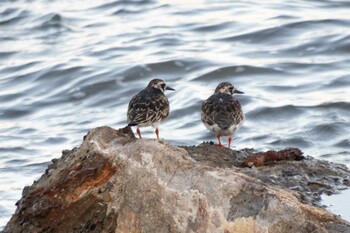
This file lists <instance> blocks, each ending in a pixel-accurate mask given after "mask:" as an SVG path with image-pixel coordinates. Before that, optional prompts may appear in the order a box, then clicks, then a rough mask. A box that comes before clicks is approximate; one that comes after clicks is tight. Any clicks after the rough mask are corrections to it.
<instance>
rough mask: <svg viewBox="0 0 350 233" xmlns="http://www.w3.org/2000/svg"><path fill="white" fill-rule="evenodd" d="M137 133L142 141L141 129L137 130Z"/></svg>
mask: <svg viewBox="0 0 350 233" xmlns="http://www.w3.org/2000/svg"><path fill="white" fill-rule="evenodd" d="M136 132H137V134H138V135H139V138H140V139H142V137H141V131H140V129H139V128H136Z"/></svg>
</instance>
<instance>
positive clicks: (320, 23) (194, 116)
mask: <svg viewBox="0 0 350 233" xmlns="http://www.w3.org/2000/svg"><path fill="white" fill-rule="evenodd" d="M189 2H190V3H189ZM349 10H350V2H349V1H336V0H328V1H326V0H315V1H311V0H308V1H306V0H304V1H303V0H294V1H290V0H288V1H287V0H269V1H258V0H251V1H234V0H231V1H213V0H210V1H209V0H207V1H205V0H196V1H170V0H164V1H146V0H144V1H130V0H128V1H127V0H122V1H115V0H114V1H113V0H99V1H96V0H87V1H84V3H82V1H58V0H54V1H48V0H37V1H30V0H27V1H25V0H19V1H7V0H2V1H1V3H0V87H1V92H0V152H1V155H0V229H1V228H2V226H4V225H5V223H6V222H7V221H8V219H9V218H10V216H11V214H12V213H13V212H14V210H15V205H14V204H15V202H16V201H17V200H18V199H19V198H20V196H21V191H22V189H23V187H24V186H25V185H30V184H32V182H33V180H35V179H38V178H39V177H40V175H41V174H42V172H43V171H44V170H45V169H46V167H47V165H48V163H49V161H50V160H51V159H52V158H57V157H60V152H61V150H63V149H66V148H68V149H69V148H72V147H74V146H78V145H79V144H80V143H81V141H82V138H83V136H84V135H85V134H86V132H87V131H88V129H90V128H93V127H96V126H101V125H109V126H112V127H115V128H119V127H123V126H124V125H125V122H126V109H127V104H128V101H129V100H130V98H131V97H132V95H134V94H136V93H137V92H138V91H139V90H141V89H142V88H144V87H145V86H146V84H147V83H148V81H149V80H151V79H152V78H162V79H165V80H166V81H167V82H168V84H169V85H170V86H172V87H174V88H175V89H176V91H175V92H171V93H170V92H169V93H168V97H169V101H170V104H171V114H170V116H169V118H168V120H167V121H166V122H164V124H162V125H161V127H160V136H161V137H164V138H166V140H169V141H171V142H172V143H174V144H176V145H183V144H186V145H191V144H198V143H200V142H202V141H203V140H214V137H213V135H211V134H210V133H209V132H208V131H207V130H206V129H205V127H204V126H203V125H202V123H201V122H200V114H199V109H200V105H201V103H202V101H203V100H204V99H206V98H207V97H208V96H209V95H210V94H211V93H212V92H213V90H214V89H215V87H216V85H217V84H218V83H219V82H221V81H230V82H233V83H234V85H235V86H236V87H237V88H238V89H239V90H242V91H244V92H245V93H246V94H245V95H240V96H237V98H238V99H239V100H240V102H241V104H242V105H243V109H244V111H245V113H246V122H245V124H244V126H243V127H242V128H241V130H240V131H239V132H238V134H237V135H236V136H235V137H234V139H233V145H234V146H235V148H236V149H241V148H245V147H250V148H251V147H253V148H256V149H258V150H266V149H282V148H284V147H286V146H294V147H299V148H301V149H302V150H303V151H304V152H305V153H306V154H309V155H312V156H314V157H318V158H321V159H327V160H331V161H335V162H340V163H344V164H347V165H348V166H349V165H350V157H349V155H350V138H349V135H350V101H349V99H350V98H349V97H350V94H349V93H350V56H349V52H350V17H349ZM142 132H143V134H144V136H145V137H150V138H155V135H154V133H153V132H152V129H145V130H143V131H142ZM223 142H225V143H226V140H223ZM348 198H349V196H348Z"/></svg>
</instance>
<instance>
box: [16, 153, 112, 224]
mask: <svg viewBox="0 0 350 233" xmlns="http://www.w3.org/2000/svg"><path fill="white" fill-rule="evenodd" d="M114 173H115V168H113V167H112V165H111V164H110V162H109V160H108V159H107V158H106V157H103V156H102V155H101V154H98V153H92V154H89V155H87V156H85V157H84V158H83V159H82V161H81V162H80V163H79V164H78V165H73V166H71V167H70V168H69V169H65V170H63V171H61V172H60V174H59V177H60V179H59V180H57V182H54V183H52V184H51V185H50V186H49V187H46V188H44V189H38V190H35V191H34V192H32V193H30V195H28V197H26V198H25V199H24V200H23V206H24V207H25V206H33V207H32V208H28V209H24V210H23V211H22V213H23V214H22V217H23V218H24V219H30V218H32V217H42V218H43V221H45V222H46V221H48V222H49V223H50V224H55V223H57V222H59V221H62V219H64V218H65V214H64V213H65V212H66V211H68V210H69V208H70V207H71V206H72V204H74V203H75V202H76V201H77V200H79V198H80V196H81V194H82V193H83V192H85V191H87V190H92V189H93V188H94V187H97V186H100V185H102V184H104V183H106V182H107V181H108V179H109V178H110V177H111V176H112V175H113V174H114Z"/></svg>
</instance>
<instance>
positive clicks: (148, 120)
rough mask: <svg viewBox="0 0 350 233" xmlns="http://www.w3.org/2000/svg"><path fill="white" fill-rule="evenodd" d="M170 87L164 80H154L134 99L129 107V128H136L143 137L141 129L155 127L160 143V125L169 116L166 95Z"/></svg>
mask: <svg viewBox="0 0 350 233" xmlns="http://www.w3.org/2000/svg"><path fill="white" fill-rule="evenodd" d="M165 90H172V91H174V90H175V89H173V88H171V87H168V86H167V85H166V83H165V82H164V80H161V79H153V80H151V81H150V82H149V84H148V86H147V87H146V88H145V89H143V90H142V91H140V92H139V93H138V94H137V95H135V96H134V97H132V99H131V100H130V102H129V107H128V113H127V118H128V126H136V127H137V130H136V131H137V134H138V135H139V138H140V139H142V137H141V132H140V129H139V128H140V127H147V126H153V127H154V128H155V129H156V130H155V133H156V135H157V140H158V141H159V131H158V126H159V124H160V123H161V122H162V121H163V120H164V119H165V118H167V117H168V115H169V101H168V98H167V97H166V96H165V95H164V91H165Z"/></svg>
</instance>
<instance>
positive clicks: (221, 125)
mask: <svg viewBox="0 0 350 233" xmlns="http://www.w3.org/2000/svg"><path fill="white" fill-rule="evenodd" d="M235 93H237V94H244V92H242V91H239V90H237V89H235V88H234V86H233V85H232V84H231V83H229V82H223V83H220V84H219V85H218V86H217V87H216V89H215V91H214V94H213V95H212V96H210V97H209V98H208V99H207V100H205V101H204V102H203V104H202V111H201V118H202V122H203V124H204V126H205V127H206V128H207V129H208V130H210V131H211V132H213V133H214V134H215V136H216V137H217V138H218V142H219V143H218V145H219V146H222V144H221V141H220V137H221V136H228V147H229V148H230V147H231V141H232V135H233V134H234V133H235V132H237V130H238V129H239V128H240V127H241V125H242V124H243V122H244V115H243V111H242V107H241V104H240V103H239V101H238V100H236V99H235V98H234V97H233V94H235Z"/></svg>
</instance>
